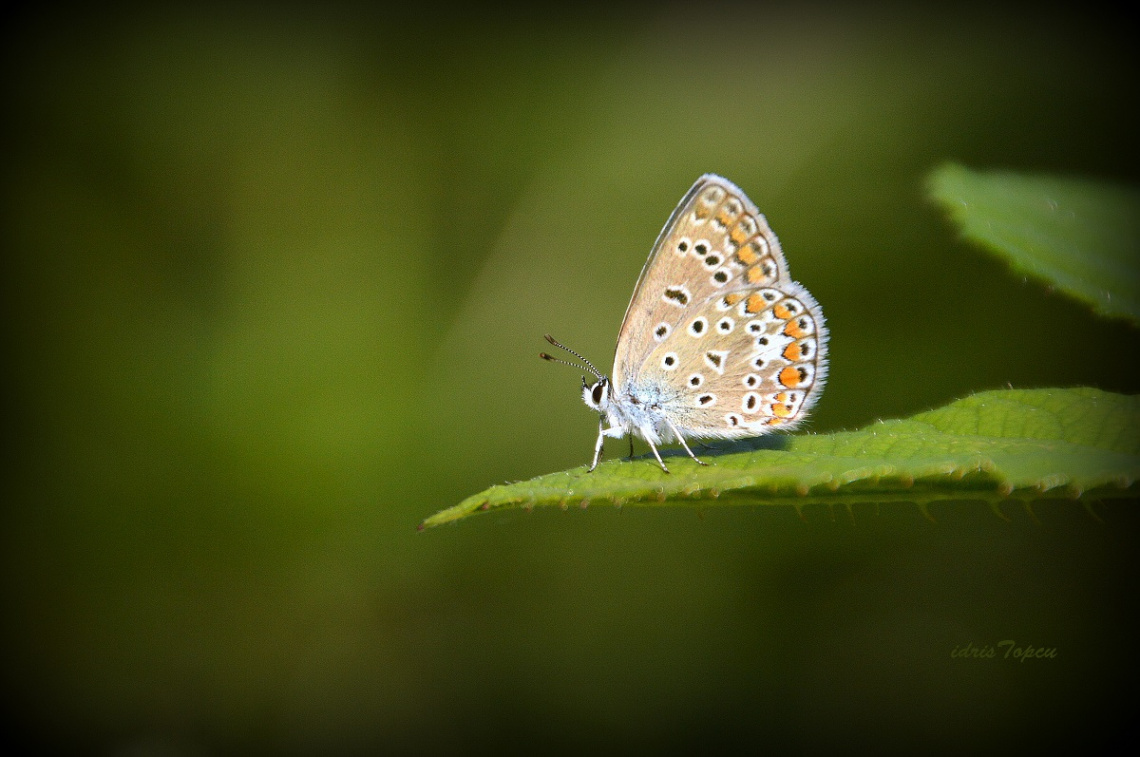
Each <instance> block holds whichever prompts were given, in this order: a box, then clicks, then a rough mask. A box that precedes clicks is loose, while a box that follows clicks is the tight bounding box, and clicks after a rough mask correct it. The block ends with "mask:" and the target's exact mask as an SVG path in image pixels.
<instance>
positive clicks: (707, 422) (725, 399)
mask: <svg viewBox="0 0 1140 757" xmlns="http://www.w3.org/2000/svg"><path fill="white" fill-rule="evenodd" d="M826 354H827V331H826V327H825V325H824V320H823V314H822V312H821V311H820V308H819V305H818V304H817V303H816V301H815V299H814V298H812V296H811V295H810V294H809V293H808V292H807V290H806V289H804V288H803V287H802V286H800V285H799V284H796V283H795V282H793V281H792V280H791V279H790V278H789V277H788V274H787V264H786V262H785V260H784V256H783V253H782V252H781V250H780V244H779V241H778V240H777V239H776V235H775V234H774V233H773V232H772V230H771V229H770V228H769V227H768V223H767V221H766V220H765V218H764V216H763V215H761V214H760V212H759V210H757V208H756V206H755V205H753V204H752V202H751V201H750V200H749V199H748V197H747V196H746V195H745V194H744V193H743V192H742V191H741V190H740V189H739V188H737V187H736V185H734V184H732V182H729V181H728V180H726V179H723V178H721V177H719V176H715V175H712V174H707V175H705V176H702V177H701V178H700V179H698V180H697V183H696V184H694V185H693V187H692V189H690V190H689V192H688V193H687V194H686V195H685V197H684V199H682V200H681V203H680V204H679V205H678V206H677V208H676V210H674V211H673V215H672V216H671V217H670V218H669V222H668V223H667V224H666V225H665V228H664V229H663V230H662V232H661V234H660V235H659V236H658V238H657V242H656V243H655V244H654V247H653V251H652V252H651V253H650V256H649V260H648V262H646V264H645V268H644V269H643V270H642V273H641V277H640V278H639V279H638V283H637V285H636V287H635V288H634V293H633V298H632V300H631V301H630V305H629V308H628V310H627V311H626V316H625V320H624V321H623V323H622V328H621V331H620V332H619V336H618V346H617V354H616V356H615V360H614V370H613V377H614V387H615V390H616V391H618V392H621V391H623V390H626V389H628V388H629V387H634V388H635V391H637V390H638V388H640V389H641V390H644V389H645V388H646V387H652V393H653V395H654V396H655V397H659V398H660V401H661V402H662V412H663V415H664V417H666V418H668V419H669V420H670V421H671V422H672V423H673V425H674V426H676V427H677V428H678V430H680V431H681V432H682V433H683V434H685V435H692V436H696V437H723V438H732V437H744V436H755V435H758V434H762V433H766V432H768V431H770V430H772V428H773V427H784V428H788V427H791V426H793V425H795V424H796V423H797V422H799V421H800V420H802V419H803V418H804V416H805V413H806V411H807V410H808V409H809V408H810V407H811V405H812V404H813V403H814V402H815V399H816V398H817V397H818V395H819V393H820V391H821V390H822V388H823V384H824V380H825V378H826V366H827V363H826Z"/></svg>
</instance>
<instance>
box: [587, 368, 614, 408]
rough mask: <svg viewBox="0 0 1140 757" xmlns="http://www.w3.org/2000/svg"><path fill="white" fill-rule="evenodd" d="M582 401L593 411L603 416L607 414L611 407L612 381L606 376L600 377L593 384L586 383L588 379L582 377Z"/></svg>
mask: <svg viewBox="0 0 1140 757" xmlns="http://www.w3.org/2000/svg"><path fill="white" fill-rule="evenodd" d="M582 401H583V402H585V403H586V406H587V407H588V408H590V409H591V410H597V411H598V412H599V413H601V414H603V415H604V414H605V413H606V411H607V410H609V407H610V380H609V378H608V377H606V376H602V377H600V378H599V379H598V380H597V381H595V382H594V383H592V384H587V383H586V377H585V376H583V377H582Z"/></svg>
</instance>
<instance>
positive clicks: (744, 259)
mask: <svg viewBox="0 0 1140 757" xmlns="http://www.w3.org/2000/svg"><path fill="white" fill-rule="evenodd" d="M736 257H737V258H738V259H739V260H740V262H741V263H744V265H752V264H753V263H755V262H756V261H758V260H760V256H759V255H758V254H757V253H756V250H755V248H754V247H753V246H752V245H748V246H747V247H741V248H740V249H739V250H737V251H736Z"/></svg>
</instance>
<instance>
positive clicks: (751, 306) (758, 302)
mask: <svg viewBox="0 0 1140 757" xmlns="http://www.w3.org/2000/svg"><path fill="white" fill-rule="evenodd" d="M744 309H745V310H746V311H748V312H749V313H759V312H760V311H761V310H763V309H764V298H763V297H761V296H760V295H758V294H756V293H755V292H753V293H752V294H750V295H748V303H747V304H746V305H745V306H744Z"/></svg>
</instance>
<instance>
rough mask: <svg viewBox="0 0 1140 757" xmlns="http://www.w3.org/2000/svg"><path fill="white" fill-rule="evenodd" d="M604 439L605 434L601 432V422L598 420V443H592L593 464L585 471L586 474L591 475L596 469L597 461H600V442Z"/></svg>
mask: <svg viewBox="0 0 1140 757" xmlns="http://www.w3.org/2000/svg"><path fill="white" fill-rule="evenodd" d="M605 438H606V434H605V431H603V430H602V421H601V419H599V420H598V441H597V442H595V443H594V462H593V464H592V465H591V466H590V469H589V470H588V471H586V472H587V473H593V472H594V468H597V467H598V461H599V460H601V459H602V441H603V440H605Z"/></svg>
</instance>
